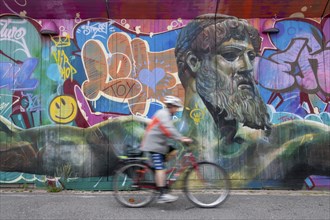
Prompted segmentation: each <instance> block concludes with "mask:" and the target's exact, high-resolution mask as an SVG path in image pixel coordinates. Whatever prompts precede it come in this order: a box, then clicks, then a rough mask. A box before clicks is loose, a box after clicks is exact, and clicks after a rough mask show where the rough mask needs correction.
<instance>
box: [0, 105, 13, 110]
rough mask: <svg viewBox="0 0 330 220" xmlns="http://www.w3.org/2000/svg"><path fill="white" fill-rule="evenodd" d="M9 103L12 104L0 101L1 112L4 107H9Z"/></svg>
mask: <svg viewBox="0 0 330 220" xmlns="http://www.w3.org/2000/svg"><path fill="white" fill-rule="evenodd" d="M9 105H11V104H10V103H0V112H2V111H3V110H4V109H7V108H8V106H9Z"/></svg>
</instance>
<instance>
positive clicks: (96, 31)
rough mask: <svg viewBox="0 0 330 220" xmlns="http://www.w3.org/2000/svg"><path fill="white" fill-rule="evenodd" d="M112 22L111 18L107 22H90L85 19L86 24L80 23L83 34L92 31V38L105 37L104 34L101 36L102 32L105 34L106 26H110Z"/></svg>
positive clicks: (106, 32) (106, 31)
mask: <svg viewBox="0 0 330 220" xmlns="http://www.w3.org/2000/svg"><path fill="white" fill-rule="evenodd" d="M113 23H114V21H112V20H111V21H109V22H107V23H95V24H91V22H90V21H87V24H86V25H82V27H81V29H82V30H83V34H84V35H89V34H91V33H93V36H92V38H95V37H101V38H105V37H104V36H102V34H105V35H107V34H108V27H109V26H111V25H112V24H113ZM109 30H110V29H109Z"/></svg>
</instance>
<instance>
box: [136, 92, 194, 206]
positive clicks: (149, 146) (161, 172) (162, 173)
mask: <svg viewBox="0 0 330 220" xmlns="http://www.w3.org/2000/svg"><path fill="white" fill-rule="evenodd" d="M164 103H165V104H166V108H163V109H161V110H158V111H157V112H156V113H155V115H154V116H153V118H152V120H151V122H150V123H149V125H148V126H147V128H146V132H145V135H144V138H143V141H142V147H141V150H142V151H146V152H149V153H150V154H151V159H152V161H153V164H154V168H155V170H156V171H155V183H156V186H157V188H158V190H159V197H158V200H157V203H167V202H174V201H176V200H177V199H178V197H177V196H174V195H170V194H168V192H167V188H166V169H165V164H164V163H165V157H166V154H168V153H169V151H170V149H171V148H170V146H168V145H167V142H168V139H169V138H170V139H174V140H177V141H181V142H185V143H191V142H192V139H190V138H188V137H184V136H183V135H182V134H181V133H180V132H179V131H178V130H177V129H176V128H175V127H174V124H173V121H172V118H173V115H174V114H175V113H176V112H177V110H178V109H179V108H181V107H182V106H183V105H182V102H181V100H180V99H179V98H177V97H175V96H166V97H165V99H164Z"/></svg>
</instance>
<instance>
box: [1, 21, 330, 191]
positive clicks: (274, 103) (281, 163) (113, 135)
mask: <svg viewBox="0 0 330 220" xmlns="http://www.w3.org/2000/svg"><path fill="white" fill-rule="evenodd" d="M131 22H133V23H139V22H141V25H148V24H149V23H148V22H149V21H138V20H136V21H131ZM269 22H272V25H273V26H274V27H276V28H278V29H279V33H278V34H267V35H265V34H263V35H261V34H260V29H261V26H262V24H263V23H269ZM57 23H58V24H59V25H58V26H59V27H60V28H59V30H60V34H59V35H58V36H50V35H41V34H40V28H41V25H42V21H36V20H33V19H30V18H18V17H16V16H14V15H4V16H2V17H0V46H1V51H0V78H1V81H0V138H1V139H0V171H1V172H0V175H1V176H0V183H13V182H21V181H23V182H24V181H27V182H36V181H38V182H45V181H46V179H47V178H54V177H62V176H63V175H64V174H63V172H64V171H63V170H64V167H66V169H67V168H68V167H69V168H70V177H69V182H68V184H69V183H70V182H71V183H75V184H76V185H75V187H76V188H77V187H78V188H79V187H81V186H82V185H83V186H84V187H85V188H94V189H95V188H97V187H100V185H102V182H106V181H109V180H110V179H111V175H112V174H113V171H114V169H115V168H116V165H117V163H118V156H119V155H122V154H125V151H126V148H127V147H133V148H138V147H139V143H140V140H141V137H142V136H143V134H144V129H145V126H146V124H147V123H148V121H149V118H151V117H152V116H153V114H154V113H155V112H156V111H157V110H158V109H160V108H163V107H164V105H163V103H162V98H163V97H164V96H165V95H174V96H178V97H180V98H181V99H182V100H184V104H185V106H184V108H183V109H182V111H181V112H179V114H177V115H176V116H175V117H177V124H176V125H177V126H178V129H179V130H180V131H181V132H182V133H183V134H185V135H186V136H190V137H193V138H195V139H196V143H197V144H196V146H195V148H194V149H196V152H195V153H196V154H198V157H199V158H200V159H207V160H212V161H215V162H216V163H219V164H220V165H222V166H223V167H225V168H226V170H227V171H228V173H229V174H230V177H231V179H232V183H233V186H234V187H236V188H267V187H277V188H294V189H301V188H302V187H307V188H308V189H314V188H315V187H318V186H320V187H328V188H329V187H330V185H329V184H327V181H328V179H329V178H330V177H329V176H330V174H329V173H330V167H329V158H330V148H329V146H330V135H329V134H330V128H329V125H330V108H329V102H330V98H329V97H330V95H329V93H330V81H329V79H330V72H329V69H330V68H329V62H327V60H330V57H329V56H330V53H329V50H330V48H329V47H330V45H329V42H330V41H329V38H330V36H329V28H330V27H329V26H330V18H329V17H325V18H323V19H321V20H312V19H307V18H306V19H301V18H299V19H297V18H296V19H293V18H290V19H282V20H265V19H253V20H250V21H249V22H247V21H246V20H241V19H237V18H235V17H231V16H225V15H217V18H216V20H214V15H213V16H212V17H207V15H205V16H200V17H198V18H196V19H194V20H191V21H185V20H182V19H177V20H175V21H169V24H168V28H167V30H165V31H163V32H160V31H159V32H156V31H151V32H150V33H144V32H141V30H140V29H141V25H138V26H136V28H135V31H132V28H131V29H129V28H130V25H129V24H128V23H127V21H126V20H125V19H123V20H121V21H119V22H118V21H115V20H109V19H88V20H81V19H78V20H77V19H72V20H66V21H63V20H58V21H57ZM154 23H155V22H154V21H150V24H154ZM183 24H184V25H183ZM252 24H259V25H252ZM259 26H260V27H259ZM156 29H157V28H155V30H156ZM260 36H261V37H260ZM61 170H62V171H63V172H62V173H61ZM86 182H87V184H86ZM88 183H89V185H88ZM79 184H80V185H81V186H79ZM318 184H319V185H318ZM86 185H88V186H86ZM75 187H73V188H75Z"/></svg>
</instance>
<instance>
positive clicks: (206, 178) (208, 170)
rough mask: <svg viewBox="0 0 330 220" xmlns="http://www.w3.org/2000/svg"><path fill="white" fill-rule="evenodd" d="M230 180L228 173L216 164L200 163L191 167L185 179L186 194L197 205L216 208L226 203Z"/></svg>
mask: <svg viewBox="0 0 330 220" xmlns="http://www.w3.org/2000/svg"><path fill="white" fill-rule="evenodd" d="M229 192H230V180H229V178H228V175H227V173H226V171H225V170H224V169H223V168H222V167H220V166H218V165H217V164H215V163H210V162H199V163H198V166H196V167H191V168H190V169H189V170H188V171H187V174H186V176H185V179H184V193H185V195H186V196H187V198H188V199H189V200H190V201H191V202H192V203H194V204H195V205H197V206H199V207H203V208H212V207H216V206H218V205H220V204H222V203H224V202H225V201H226V199H227V198H228V196H229Z"/></svg>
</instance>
